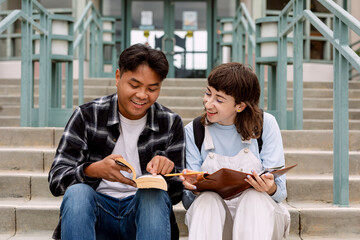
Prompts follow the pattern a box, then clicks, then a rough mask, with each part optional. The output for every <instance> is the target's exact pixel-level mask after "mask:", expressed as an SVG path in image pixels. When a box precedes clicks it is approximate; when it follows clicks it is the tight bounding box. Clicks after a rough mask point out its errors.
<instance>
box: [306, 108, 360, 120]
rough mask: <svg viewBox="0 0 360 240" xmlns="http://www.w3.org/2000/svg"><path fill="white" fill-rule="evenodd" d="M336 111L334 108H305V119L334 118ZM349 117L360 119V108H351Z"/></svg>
mask: <svg viewBox="0 0 360 240" xmlns="http://www.w3.org/2000/svg"><path fill="white" fill-rule="evenodd" d="M333 115H334V111H333V109H319V108H318V109H316V108H310V109H309V108H307V109H304V110H303V118H304V119H323V120H328V119H333ZM349 119H354V120H355V119H359V120H360V109H350V110H349Z"/></svg>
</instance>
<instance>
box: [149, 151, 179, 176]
mask: <svg viewBox="0 0 360 240" xmlns="http://www.w3.org/2000/svg"><path fill="white" fill-rule="evenodd" d="M173 169H174V162H172V161H171V160H170V159H168V158H167V157H164V156H155V157H153V158H152V159H151V161H150V162H149V163H148V164H147V166H146V171H148V172H149V173H151V174H152V175H157V174H162V175H165V174H167V173H171V171H172V170H173Z"/></svg>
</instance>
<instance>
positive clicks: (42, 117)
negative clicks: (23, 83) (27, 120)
mask: <svg viewBox="0 0 360 240" xmlns="http://www.w3.org/2000/svg"><path fill="white" fill-rule="evenodd" d="M40 25H41V27H42V28H44V29H47V30H48V31H51V30H50V29H51V24H50V21H49V19H48V16H47V15H46V14H45V13H43V12H41V13H40ZM50 41H51V39H49V36H46V35H45V34H40V58H39V66H40V67H39V112H38V116H37V117H38V118H37V119H33V121H34V122H33V123H32V125H35V126H39V127H45V126H48V113H47V109H48V107H49V102H48V99H49V89H48V81H49V80H50V81H51V79H49V75H48V73H49V68H50V67H51V64H50V62H49V59H50V54H51V53H50V49H49V45H50V43H49V42H50Z"/></svg>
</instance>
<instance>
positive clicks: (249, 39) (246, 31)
mask: <svg viewBox="0 0 360 240" xmlns="http://www.w3.org/2000/svg"><path fill="white" fill-rule="evenodd" d="M229 26H230V27H229ZM219 45H220V51H219V54H218V56H217V58H216V65H218V64H220V63H223V62H224V59H223V57H224V49H226V48H228V50H229V55H230V59H229V61H235V62H241V63H244V64H246V63H247V64H248V65H250V66H254V58H253V56H254V54H255V23H254V21H253V19H252V18H251V16H250V14H249V12H248V10H247V8H246V6H245V4H244V3H240V5H239V6H238V7H237V9H236V13H235V16H234V17H233V18H222V19H220V41H219Z"/></svg>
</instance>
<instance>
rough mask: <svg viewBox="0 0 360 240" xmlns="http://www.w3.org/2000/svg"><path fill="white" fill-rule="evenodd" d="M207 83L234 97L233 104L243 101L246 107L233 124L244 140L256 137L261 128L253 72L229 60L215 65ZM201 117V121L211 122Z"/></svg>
mask: <svg viewBox="0 0 360 240" xmlns="http://www.w3.org/2000/svg"><path fill="white" fill-rule="evenodd" d="M208 85H209V86H210V87H213V88H215V89H216V91H223V92H224V93H225V94H227V95H230V96H232V97H234V99H235V104H240V103H241V102H244V103H245V104H246V108H245V109H244V110H243V111H242V112H240V113H237V115H236V118H235V126H236V130H237V131H238V133H240V134H241V137H242V138H243V139H244V140H249V139H251V138H258V137H260V134H261V129H262V111H261V109H260V108H259V106H258V105H259V99H260V84H259V80H258V78H257V77H256V75H255V73H254V72H253V71H252V70H251V69H250V68H249V67H247V66H244V65H243V64H241V63H237V62H231V63H225V64H221V65H219V66H217V67H215V68H214V69H213V70H212V71H211V73H210V74H209V76H208ZM205 120H206V114H204V115H203V117H202V123H203V124H204V125H205V124H206V125H209V124H211V123H210V122H209V121H205Z"/></svg>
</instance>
